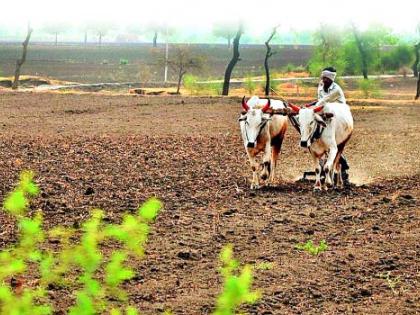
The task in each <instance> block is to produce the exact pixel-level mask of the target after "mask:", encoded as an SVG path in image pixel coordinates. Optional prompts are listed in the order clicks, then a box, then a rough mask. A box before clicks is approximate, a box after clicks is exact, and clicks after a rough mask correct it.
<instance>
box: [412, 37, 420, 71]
mask: <svg viewBox="0 0 420 315" xmlns="http://www.w3.org/2000/svg"><path fill="white" fill-rule="evenodd" d="M414 53H415V55H416V60H414V63H413V68H412V69H413V72H414V77H415V78H417V77H418V75H419V62H420V42H419V43H417V45H414Z"/></svg>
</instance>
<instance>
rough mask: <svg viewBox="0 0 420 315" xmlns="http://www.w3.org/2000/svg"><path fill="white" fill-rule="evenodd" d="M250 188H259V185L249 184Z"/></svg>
mask: <svg viewBox="0 0 420 315" xmlns="http://www.w3.org/2000/svg"><path fill="white" fill-rule="evenodd" d="M251 189H252V190H257V189H260V185H258V184H251Z"/></svg>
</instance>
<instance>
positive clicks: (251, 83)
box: [244, 76, 257, 95]
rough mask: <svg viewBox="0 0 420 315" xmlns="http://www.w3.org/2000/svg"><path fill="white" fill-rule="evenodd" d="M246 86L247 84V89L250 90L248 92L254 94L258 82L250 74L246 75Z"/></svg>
mask: <svg viewBox="0 0 420 315" xmlns="http://www.w3.org/2000/svg"><path fill="white" fill-rule="evenodd" d="M244 86H245V89H246V91H247V92H248V94H249V95H252V94H254V92H255V90H256V88H257V83H256V82H255V81H253V80H252V78H251V77H250V76H248V77H246V79H245V81H244Z"/></svg>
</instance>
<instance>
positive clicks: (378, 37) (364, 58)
mask: <svg viewBox="0 0 420 315" xmlns="http://www.w3.org/2000/svg"><path fill="white" fill-rule="evenodd" d="M351 32H352V34H353V40H349V41H348V43H347V45H349V46H350V47H351V46H355V47H356V48H357V51H358V57H359V58H358V59H359V62H358V67H359V68H360V70H361V72H362V74H363V77H364V78H365V79H367V78H368V72H369V70H370V69H371V70H373V69H375V68H376V69H378V68H380V66H381V59H382V52H381V48H382V47H383V46H384V45H395V44H396V43H397V38H396V37H395V36H393V35H392V33H391V31H390V30H389V29H388V28H386V27H384V26H382V25H379V24H373V25H370V26H369V28H368V29H367V30H365V31H363V32H361V31H360V30H359V29H358V28H357V27H356V25H355V24H352V26H351ZM348 57H349V56H347V60H349V58H348Z"/></svg>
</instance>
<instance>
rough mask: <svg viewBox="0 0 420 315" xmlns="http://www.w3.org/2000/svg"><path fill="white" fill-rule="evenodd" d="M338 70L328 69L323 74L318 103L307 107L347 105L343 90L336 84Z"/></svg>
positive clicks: (319, 86)
mask: <svg viewBox="0 0 420 315" xmlns="http://www.w3.org/2000/svg"><path fill="white" fill-rule="evenodd" d="M336 76H337V70H335V68H333V67H327V68H325V69H324V70H322V72H321V81H320V82H319V85H318V101H315V102H312V103H309V104H307V105H306V106H307V107H309V106H313V105H317V106H318V105H325V104H326V103H343V104H345V103H346V98H345V97H344V93H343V90H342V89H341V87H340V86H339V85H338V84H337V83H335V82H334V80H335V77H336Z"/></svg>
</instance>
